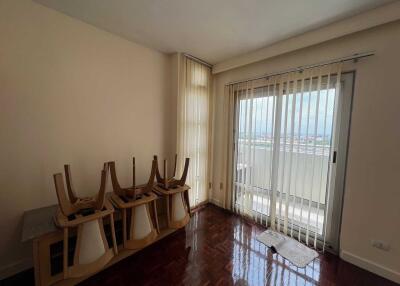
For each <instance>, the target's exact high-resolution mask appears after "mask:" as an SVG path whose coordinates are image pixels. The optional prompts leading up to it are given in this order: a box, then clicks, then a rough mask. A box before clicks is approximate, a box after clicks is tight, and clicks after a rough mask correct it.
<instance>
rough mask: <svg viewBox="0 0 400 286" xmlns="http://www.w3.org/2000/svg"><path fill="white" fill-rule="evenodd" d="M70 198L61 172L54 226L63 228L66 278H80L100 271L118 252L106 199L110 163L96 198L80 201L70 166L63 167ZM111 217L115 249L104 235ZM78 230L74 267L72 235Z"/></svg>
mask: <svg viewBox="0 0 400 286" xmlns="http://www.w3.org/2000/svg"><path fill="white" fill-rule="evenodd" d="M64 169H65V177H66V181H67V189H68V196H69V199H68V198H67V196H66V193H65V188H64V179H63V175H62V174H61V173H58V174H55V175H54V183H55V188H56V192H57V198H58V204H59V209H58V211H57V213H56V215H55V223H56V225H58V226H59V227H61V228H62V229H63V232H64V236H63V277H64V279H67V278H77V277H82V276H86V275H90V274H93V273H95V272H97V271H99V270H101V269H102V268H103V267H104V266H105V265H106V264H107V263H108V262H109V261H110V260H111V259H112V258H113V257H114V255H116V254H117V253H118V250H117V244H116V239H115V230H114V217H113V212H114V209H113V207H112V205H111V204H110V202H108V201H107V200H106V198H105V189H106V183H107V176H108V164H104V166H103V169H102V171H101V183H100V190H99V191H98V193H97V195H96V196H94V197H86V198H79V197H77V196H76V193H75V191H74V189H73V184H72V179H71V171H70V167H69V165H65V166H64ZM107 217H108V218H109V220H110V226H111V236H112V248H110V247H109V245H108V242H107V239H106V235H105V233H104V222H103V221H104V219H105V218H107ZM75 229H77V232H76V234H77V239H76V246H75V250H74V256H73V259H72V260H73V261H72V265H70V263H69V261H68V243H69V236H70V234H71V233H72V232H73V231H71V230H75Z"/></svg>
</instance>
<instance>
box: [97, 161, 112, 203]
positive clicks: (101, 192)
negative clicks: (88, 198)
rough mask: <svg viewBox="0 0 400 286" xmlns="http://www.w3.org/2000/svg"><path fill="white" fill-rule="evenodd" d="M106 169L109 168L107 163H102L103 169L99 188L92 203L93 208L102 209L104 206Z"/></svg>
mask: <svg viewBox="0 0 400 286" xmlns="http://www.w3.org/2000/svg"><path fill="white" fill-rule="evenodd" d="M108 169H109V164H108V163H104V166H103V170H101V181H100V189H99V193H98V194H97V200H96V202H95V205H94V208H95V209H96V210H102V209H103V207H104V201H105V197H106V186H107V179H108Z"/></svg>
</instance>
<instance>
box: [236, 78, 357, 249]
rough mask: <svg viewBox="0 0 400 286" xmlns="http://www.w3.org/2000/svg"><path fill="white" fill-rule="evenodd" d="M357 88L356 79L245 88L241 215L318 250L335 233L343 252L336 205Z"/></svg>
mask: <svg viewBox="0 0 400 286" xmlns="http://www.w3.org/2000/svg"><path fill="white" fill-rule="evenodd" d="M337 80H339V81H341V83H340V84H337ZM351 85H352V74H348V75H342V77H341V80H340V78H339V77H338V76H337V75H326V76H319V77H313V76H310V78H303V79H301V80H298V79H294V80H287V81H286V82H280V83H272V84H267V85H265V86H263V85H261V86H256V87H253V86H252V87H249V86H248V85H247V86H245V87H243V88H238V89H237V91H236V95H235V98H236V99H237V100H236V116H235V122H236V128H235V132H234V133H235V139H234V140H235V156H234V157H235V160H234V161H235V169H234V194H235V195H234V209H235V210H236V211H237V212H239V213H243V214H245V215H250V216H252V217H253V218H254V219H255V220H256V221H258V222H263V223H268V224H269V225H271V226H273V227H275V228H276V229H277V230H278V231H282V232H285V233H287V234H290V235H291V236H296V237H298V238H299V239H302V240H304V241H306V243H307V244H314V245H315V246H317V244H318V243H319V241H320V240H323V239H324V237H325V234H328V233H329V235H327V236H326V239H327V240H329V241H328V242H329V245H331V246H332V247H333V248H336V245H337V233H338V229H336V230H335V229H334V227H332V226H333V225H337V224H338V222H339V220H340V212H338V213H335V214H333V212H335V211H334V210H335V209H334V208H333V207H332V206H334V205H335V204H336V205H339V206H341V196H342V194H341V192H342V189H343V178H344V173H343V170H344V166H345V159H346V148H344V149H343V146H342V148H341V150H340V152H338V151H339V147H340V146H339V143H340V145H345V146H344V147H346V146H347V133H348V123H349V115H350V102H351ZM338 87H340V88H338ZM346 93H347V94H346ZM338 154H340V158H341V162H340V166H339V165H338V158H339V157H338ZM337 168H341V172H339V173H340V174H341V176H339V177H340V178H337V176H336V175H337V174H338V172H337V170H336V169H337ZM327 206H330V208H328V207H327ZM336 212H337V210H336ZM328 214H329V215H328ZM327 226H329V229H327ZM332 230H333V231H332Z"/></svg>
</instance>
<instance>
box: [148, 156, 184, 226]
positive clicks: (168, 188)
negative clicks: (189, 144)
mask: <svg viewBox="0 0 400 286" xmlns="http://www.w3.org/2000/svg"><path fill="white" fill-rule="evenodd" d="M154 161H155V162H156V164H157V168H156V178H157V185H156V186H154V191H155V192H156V193H157V194H159V195H162V196H165V197H166V202H167V219H168V227H169V228H181V227H184V226H185V225H186V224H187V223H188V222H189V219H190V215H191V211H190V204H189V189H190V187H189V186H187V185H186V184H185V183H186V177H187V174H188V170H189V158H186V159H185V165H184V169H183V173H182V176H181V178H180V179H175V173H176V162H177V155H175V164H174V170H173V174H172V176H171V177H168V170H167V166H168V164H167V160H164V170H163V176H161V174H160V171H159V168H158V158H157V156H154Z"/></svg>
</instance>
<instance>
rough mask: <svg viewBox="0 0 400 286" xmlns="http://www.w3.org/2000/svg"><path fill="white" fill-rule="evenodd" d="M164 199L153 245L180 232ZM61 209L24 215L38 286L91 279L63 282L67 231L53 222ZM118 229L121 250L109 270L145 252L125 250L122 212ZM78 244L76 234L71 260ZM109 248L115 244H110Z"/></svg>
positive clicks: (25, 236) (24, 235)
mask: <svg viewBox="0 0 400 286" xmlns="http://www.w3.org/2000/svg"><path fill="white" fill-rule="evenodd" d="M164 200H165V198H164V197H159V198H158V199H157V205H160V207H157V210H159V211H158V213H157V216H158V220H159V221H160V232H159V234H158V235H157V238H156V239H155V240H154V241H153V243H154V242H156V241H158V240H160V239H162V238H164V237H166V236H167V235H169V234H171V233H173V232H174V231H176V229H171V228H168V226H167V221H168V220H167V213H166V209H165V207H163V206H164V205H165V204H166V203H165V202H164ZM57 208H58V205H52V206H48V207H43V208H39V209H34V210H29V211H26V212H25V213H24V217H23V228H22V238H21V240H22V242H26V241H33V263H34V270H35V285H36V286H39V285H40V286H47V285H75V284H77V283H79V282H81V281H83V280H85V279H87V278H88V277H90V276H91V275H89V276H84V277H79V278H71V279H65V280H64V279H63V257H62V256H63V254H62V249H63V231H62V230H61V229H59V228H57V227H56V225H55V224H54V219H53V218H54V215H55V213H56V211H57ZM163 222H164V223H163ZM115 229H116V230H115V232H116V236H117V244H118V249H119V250H118V255H116V256H115V257H114V258H113V259H112V260H111V261H110V262H109V263H108V264H107V265H106V266H105V268H107V267H109V266H111V265H113V264H115V263H117V262H119V261H121V260H122V259H124V258H126V257H128V256H130V255H132V254H134V253H136V252H138V251H139V250H141V249H135V250H131V249H124V248H123V243H122V242H123V234H122V215H121V213H120V212H119V210H116V211H115ZM105 232H106V236H107V239H108V238H109V236H110V235H111V232H110V229H109V227H108V224H107V222H105ZM75 241H76V233H72V234H71V235H70V237H69V243H68V245H70V246H71V248H72V249H71V250H69V251H68V253H69V254H68V260H69V258H70V257H71V258H72V256H73V247H74V242H75ZM109 245H111V244H110V243H109ZM105 268H103V269H105Z"/></svg>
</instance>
